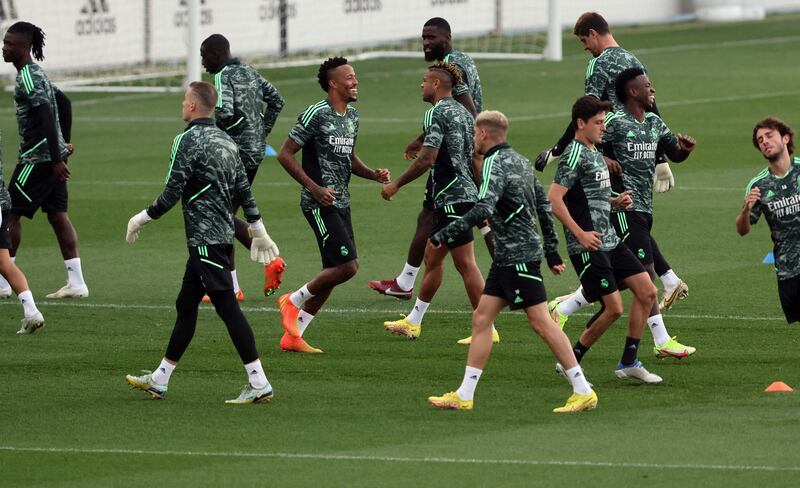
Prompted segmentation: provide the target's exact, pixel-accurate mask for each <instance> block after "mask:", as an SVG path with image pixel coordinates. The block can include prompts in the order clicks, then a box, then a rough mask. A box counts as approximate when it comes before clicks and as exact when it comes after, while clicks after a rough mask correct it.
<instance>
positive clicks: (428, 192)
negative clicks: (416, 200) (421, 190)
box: [422, 174, 434, 212]
mask: <svg viewBox="0 0 800 488" xmlns="http://www.w3.org/2000/svg"><path fill="white" fill-rule="evenodd" d="M422 206H423V207H425V208H427V209H428V210H430V211H431V212H433V210H434V206H433V178H431V177H430V174H428V181H426V182H425V197H424V198H423V199H422Z"/></svg>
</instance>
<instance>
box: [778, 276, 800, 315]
mask: <svg viewBox="0 0 800 488" xmlns="http://www.w3.org/2000/svg"><path fill="white" fill-rule="evenodd" d="M778 297H779V298H780V301H781V308H782V309H783V315H784V316H785V317H786V323H787V324H791V323H794V322H800V276H795V277H794V278H786V279H778Z"/></svg>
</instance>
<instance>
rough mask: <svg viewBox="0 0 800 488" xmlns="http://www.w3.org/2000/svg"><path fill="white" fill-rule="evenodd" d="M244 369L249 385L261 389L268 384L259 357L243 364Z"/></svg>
mask: <svg viewBox="0 0 800 488" xmlns="http://www.w3.org/2000/svg"><path fill="white" fill-rule="evenodd" d="M244 370H245V371H247V378H248V379H249V380H250V386H252V387H253V388H258V389H261V388H264V387H265V386H267V385H268V384H269V381H267V375H266V373H264V368H263V367H262V366H261V360H260V359H256V360H255V361H253V362H252V363H247V364H245V365H244Z"/></svg>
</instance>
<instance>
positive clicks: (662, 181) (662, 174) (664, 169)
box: [653, 163, 675, 193]
mask: <svg viewBox="0 0 800 488" xmlns="http://www.w3.org/2000/svg"><path fill="white" fill-rule="evenodd" d="M673 186H675V178H674V177H673V176H672V170H671V169H669V163H661V164H657V165H656V172H655V174H654V175H653V191H655V192H656V193H664V192H667V191H669V190H670V188H672V187H673Z"/></svg>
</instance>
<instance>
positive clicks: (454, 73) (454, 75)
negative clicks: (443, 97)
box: [428, 61, 463, 86]
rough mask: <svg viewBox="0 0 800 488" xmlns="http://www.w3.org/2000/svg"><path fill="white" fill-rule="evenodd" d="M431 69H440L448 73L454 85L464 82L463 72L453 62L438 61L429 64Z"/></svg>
mask: <svg viewBox="0 0 800 488" xmlns="http://www.w3.org/2000/svg"><path fill="white" fill-rule="evenodd" d="M428 70H429V71H440V72H442V73H446V74H447V75H448V76H449V77H450V82H451V83H452V85H453V86H456V85H460V84H462V83H463V80H462V79H461V72H460V71H459V70H458V67H457V66H456V65H455V64H453V63H446V62H444V61H437V62H435V63H433V64H432V65H430V66H428Z"/></svg>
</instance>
